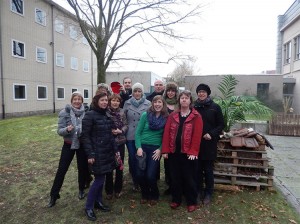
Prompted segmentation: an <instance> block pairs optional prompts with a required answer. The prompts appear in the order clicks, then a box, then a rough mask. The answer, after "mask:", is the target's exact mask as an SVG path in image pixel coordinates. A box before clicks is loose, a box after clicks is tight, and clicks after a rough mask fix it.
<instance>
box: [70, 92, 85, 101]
mask: <svg viewBox="0 0 300 224" xmlns="http://www.w3.org/2000/svg"><path fill="white" fill-rule="evenodd" d="M75 96H80V97H81V99H82V102H83V96H82V94H81V92H79V91H74V92H73V93H72V96H71V103H72V101H73V98H74V97H75Z"/></svg>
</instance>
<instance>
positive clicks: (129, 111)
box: [123, 99, 151, 140]
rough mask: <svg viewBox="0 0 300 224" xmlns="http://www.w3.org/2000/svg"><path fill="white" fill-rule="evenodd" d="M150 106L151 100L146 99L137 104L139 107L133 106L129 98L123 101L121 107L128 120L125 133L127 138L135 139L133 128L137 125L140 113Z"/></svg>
mask: <svg viewBox="0 0 300 224" xmlns="http://www.w3.org/2000/svg"><path fill="white" fill-rule="evenodd" d="M150 106H151V102H150V101H149V100H146V99H145V101H144V103H142V104H141V105H139V107H135V106H133V105H132V104H131V102H130V99H129V100H127V101H126V102H125V104H124V107H123V109H124V112H125V114H126V117H127V122H128V131H127V134H126V138H127V140H135V129H136V128H137V126H138V123H139V120H140V117H141V115H142V113H143V112H145V111H147V110H148V108H149V107H150Z"/></svg>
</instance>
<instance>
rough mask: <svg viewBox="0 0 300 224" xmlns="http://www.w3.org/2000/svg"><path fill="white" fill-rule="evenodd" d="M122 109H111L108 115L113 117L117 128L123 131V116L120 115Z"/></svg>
mask: <svg viewBox="0 0 300 224" xmlns="http://www.w3.org/2000/svg"><path fill="white" fill-rule="evenodd" d="M120 110H121V109H120V108H117V109H113V108H111V107H109V108H108V113H109V114H110V115H111V116H112V120H113V121H114V123H115V127H116V128H118V129H120V130H122V127H123V126H124V123H123V120H122V117H121V114H120Z"/></svg>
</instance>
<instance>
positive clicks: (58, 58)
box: [56, 53, 65, 67]
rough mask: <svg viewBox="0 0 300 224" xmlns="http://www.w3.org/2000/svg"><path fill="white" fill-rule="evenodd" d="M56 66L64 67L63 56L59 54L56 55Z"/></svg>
mask: <svg viewBox="0 0 300 224" xmlns="http://www.w3.org/2000/svg"><path fill="white" fill-rule="evenodd" d="M56 66H59V67H65V56H64V54H61V53H56Z"/></svg>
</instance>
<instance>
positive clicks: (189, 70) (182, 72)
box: [168, 57, 196, 86]
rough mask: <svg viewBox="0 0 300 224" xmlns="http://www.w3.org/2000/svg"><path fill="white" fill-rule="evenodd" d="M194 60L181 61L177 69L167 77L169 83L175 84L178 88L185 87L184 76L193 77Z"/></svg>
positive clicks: (190, 58)
mask: <svg viewBox="0 0 300 224" xmlns="http://www.w3.org/2000/svg"><path fill="white" fill-rule="evenodd" d="M195 61H196V59H195V58H192V57H189V59H188V60H184V61H182V62H181V63H180V64H179V65H177V67H176V68H175V69H174V70H173V71H172V72H171V73H170V74H169V75H168V80H169V81H174V82H176V83H177V84H178V85H179V86H185V76H187V75H194V72H195V71H194V63H195Z"/></svg>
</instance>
